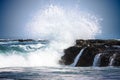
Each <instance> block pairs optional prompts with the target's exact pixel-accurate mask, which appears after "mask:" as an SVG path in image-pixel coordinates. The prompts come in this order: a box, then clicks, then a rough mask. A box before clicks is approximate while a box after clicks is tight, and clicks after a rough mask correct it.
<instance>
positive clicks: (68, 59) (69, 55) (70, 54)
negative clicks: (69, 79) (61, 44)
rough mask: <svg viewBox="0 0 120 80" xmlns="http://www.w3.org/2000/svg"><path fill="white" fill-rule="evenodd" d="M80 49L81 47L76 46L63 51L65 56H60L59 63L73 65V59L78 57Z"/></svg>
mask: <svg viewBox="0 0 120 80" xmlns="http://www.w3.org/2000/svg"><path fill="white" fill-rule="evenodd" d="M81 49H82V48H81V47H76V46H72V47H69V48H68V49H65V50H64V53H65V55H64V56H62V58H61V59H62V60H61V61H60V63H64V64H65V65H70V64H72V63H73V61H74V58H75V57H76V56H77V55H78V53H79V52H80V50H81Z"/></svg>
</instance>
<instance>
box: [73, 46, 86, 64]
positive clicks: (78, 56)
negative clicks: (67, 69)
mask: <svg viewBox="0 0 120 80" xmlns="http://www.w3.org/2000/svg"><path fill="white" fill-rule="evenodd" d="M85 49H86V47H85V48H83V49H81V51H80V52H79V54H78V55H77V56H76V57H75V59H74V62H73V63H72V64H71V66H76V65H77V63H78V60H79V58H80V56H81V55H82V53H83V51H84V50H85Z"/></svg>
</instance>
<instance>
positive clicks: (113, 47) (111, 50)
mask: <svg viewBox="0 0 120 80" xmlns="http://www.w3.org/2000/svg"><path fill="white" fill-rule="evenodd" d="M84 47H87V48H86V49H85V50H84V51H83V53H82V55H81V56H80V57H79V60H78V63H77V64H76V66H82V67H87V66H92V65H93V61H94V58H95V56H96V55H97V54H101V55H100V65H99V66H100V67H102V66H109V65H110V62H111V58H113V60H114V61H113V62H112V66H120V41H118V40H100V39H96V40H95V39H93V40H92V39H91V40H82V39H81V40H76V44H75V45H74V46H72V47H69V48H67V49H65V50H64V53H65V54H64V55H63V56H62V57H61V60H60V63H62V64H65V65H70V64H72V63H73V62H74V59H75V57H76V56H77V55H78V54H79V52H80V50H81V49H82V48H84Z"/></svg>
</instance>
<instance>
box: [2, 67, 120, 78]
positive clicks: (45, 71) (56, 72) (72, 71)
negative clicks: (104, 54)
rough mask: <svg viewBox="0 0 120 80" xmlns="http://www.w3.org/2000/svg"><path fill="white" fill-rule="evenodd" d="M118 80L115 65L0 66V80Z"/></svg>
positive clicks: (118, 71) (118, 76) (119, 75)
mask: <svg viewBox="0 0 120 80" xmlns="http://www.w3.org/2000/svg"><path fill="white" fill-rule="evenodd" d="M2 79H3V80H6V79H8V80H9V79H10V80H120V69H119V67H118V68H115V67H99V68H98V67H17V68H16V67H12V68H10V67H8V68H0V80H2Z"/></svg>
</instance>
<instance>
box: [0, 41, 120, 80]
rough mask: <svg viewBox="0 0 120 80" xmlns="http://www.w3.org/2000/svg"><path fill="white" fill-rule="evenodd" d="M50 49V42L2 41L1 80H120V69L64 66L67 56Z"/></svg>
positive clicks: (0, 44) (0, 52) (0, 55)
mask: <svg viewBox="0 0 120 80" xmlns="http://www.w3.org/2000/svg"><path fill="white" fill-rule="evenodd" d="M50 45H51V44H50V43H49V41H46V40H39V41H37V40H36V41H35V40H31V41H22V40H7V41H5V40H1V41H0V80H119V79H120V67H112V66H108V67H94V66H91V67H72V66H70V65H68V66H66V65H60V64H59V60H60V58H61V56H62V55H63V53H62V52H60V51H59V50H57V49H56V50H53V49H52V48H51V47H50ZM58 52H59V53H58ZM61 54H62V55H61Z"/></svg>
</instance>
